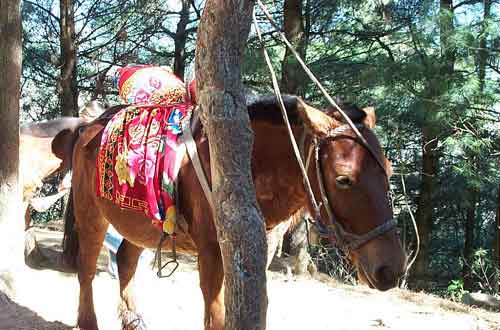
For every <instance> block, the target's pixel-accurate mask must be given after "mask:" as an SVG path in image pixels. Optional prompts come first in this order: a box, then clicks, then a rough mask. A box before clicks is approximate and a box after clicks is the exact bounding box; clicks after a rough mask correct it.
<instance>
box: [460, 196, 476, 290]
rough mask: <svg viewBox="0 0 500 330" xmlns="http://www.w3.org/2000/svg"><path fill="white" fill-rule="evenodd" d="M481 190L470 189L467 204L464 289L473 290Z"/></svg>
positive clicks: (463, 273) (463, 270)
mask: <svg viewBox="0 0 500 330" xmlns="http://www.w3.org/2000/svg"><path fill="white" fill-rule="evenodd" d="M478 197H479V192H478V191H477V189H475V188H470V189H469V205H467V210H466V218H465V228H464V233H465V235H464V236H465V240H464V251H463V255H464V259H465V262H464V266H463V268H462V277H463V279H464V289H465V290H468V291H471V290H472V285H473V278H472V274H471V266H472V262H473V260H472V255H473V253H474V231H475V230H474V229H475V228H474V226H475V224H476V205H477V202H478Z"/></svg>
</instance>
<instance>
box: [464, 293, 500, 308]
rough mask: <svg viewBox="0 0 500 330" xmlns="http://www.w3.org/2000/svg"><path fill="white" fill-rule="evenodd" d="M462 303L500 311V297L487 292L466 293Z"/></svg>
mask: <svg viewBox="0 0 500 330" xmlns="http://www.w3.org/2000/svg"><path fill="white" fill-rule="evenodd" d="M462 303H464V304H465V305H469V306H477V307H486V308H491V309H493V310H498V311H500V299H498V298H495V297H493V296H491V295H489V294H486V293H480V292H474V293H468V292H467V293H464V294H463V296H462Z"/></svg>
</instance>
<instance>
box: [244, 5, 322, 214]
mask: <svg viewBox="0 0 500 330" xmlns="http://www.w3.org/2000/svg"><path fill="white" fill-rule="evenodd" d="M252 16H253V22H254V25H255V29H256V31H257V35H258V37H259V40H260V42H261V44H262V50H263V53H264V58H265V60H266V64H267V66H268V67H269V71H270V72H271V79H272V83H273V88H274V92H275V94H276V97H277V98H278V104H279V106H280V110H281V114H282V115H283V119H284V122H285V126H286V128H287V131H288V135H289V136H290V141H291V142H292V147H293V151H294V155H295V158H296V159H297V163H298V164H299V167H300V171H301V173H302V177H303V181H304V186H305V188H306V193H307V195H308V196H309V200H310V201H311V204H312V206H313V208H314V212H315V213H316V214H315V217H316V218H317V219H316V220H319V215H320V210H319V205H318V203H317V202H316V198H315V197H314V193H313V191H312V187H311V182H310V181H309V178H308V176H307V171H306V169H305V167H304V163H303V161H302V158H301V156H300V151H299V147H298V146H297V141H296V140H295V136H294V135H293V131H292V127H291V126H290V121H289V120H288V115H287V113H286V109H285V104H284V102H283V97H282V95H281V91H280V88H279V85H278V79H277V78H276V72H275V71H274V68H273V65H272V64H271V59H270V58H269V54H268V53H267V50H266V47H264V40H263V39H262V34H261V32H260V28H259V24H258V23H257V17H256V16H255V11H254V12H253V14H252Z"/></svg>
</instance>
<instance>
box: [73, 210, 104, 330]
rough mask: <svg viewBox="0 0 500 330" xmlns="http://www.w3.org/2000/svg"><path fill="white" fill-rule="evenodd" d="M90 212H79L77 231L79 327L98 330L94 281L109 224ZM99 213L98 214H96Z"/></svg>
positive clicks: (85, 329)
mask: <svg viewBox="0 0 500 330" xmlns="http://www.w3.org/2000/svg"><path fill="white" fill-rule="evenodd" d="M91 213H94V212H91V211H90V212H89V210H84V211H82V212H79V214H80V215H84V216H80V217H78V215H77V219H78V223H77V231H78V239H79V241H78V242H79V250H78V281H79V282H80V300H79V305H78V327H79V328H80V329H82V330H97V329H99V328H98V326H97V319H96V316H95V310H94V301H93V295H92V281H93V280H94V276H95V273H96V268H97V258H98V257H99V252H100V251H101V247H102V242H103V241H104V236H105V234H106V228H107V226H108V223H107V222H106V221H105V220H104V219H102V218H101V217H100V216H99V215H97V214H91ZM96 213H97V212H96Z"/></svg>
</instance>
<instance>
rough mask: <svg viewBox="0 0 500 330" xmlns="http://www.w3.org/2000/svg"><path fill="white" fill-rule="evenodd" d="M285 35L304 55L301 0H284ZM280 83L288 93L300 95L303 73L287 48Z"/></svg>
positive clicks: (304, 36)
mask: <svg viewBox="0 0 500 330" xmlns="http://www.w3.org/2000/svg"><path fill="white" fill-rule="evenodd" d="M283 11H284V12H283V14H284V25H285V36H286V38H287V39H288V40H289V41H290V43H291V44H292V45H293V46H294V47H295V49H296V50H297V52H298V53H299V54H300V56H301V57H302V58H305V55H306V33H305V31H304V18H303V15H302V0H285V4H284V8H283ZM281 68H282V72H283V73H282V76H281V85H282V88H283V91H284V92H286V93H289V94H295V95H302V94H303V92H304V86H303V84H304V82H305V74H304V70H303V69H302V67H301V66H300V64H299V62H298V61H297V59H296V58H295V56H294V55H293V53H292V52H291V51H290V50H289V49H288V48H287V49H286V52H285V57H284V58H283V62H282V65H281Z"/></svg>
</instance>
